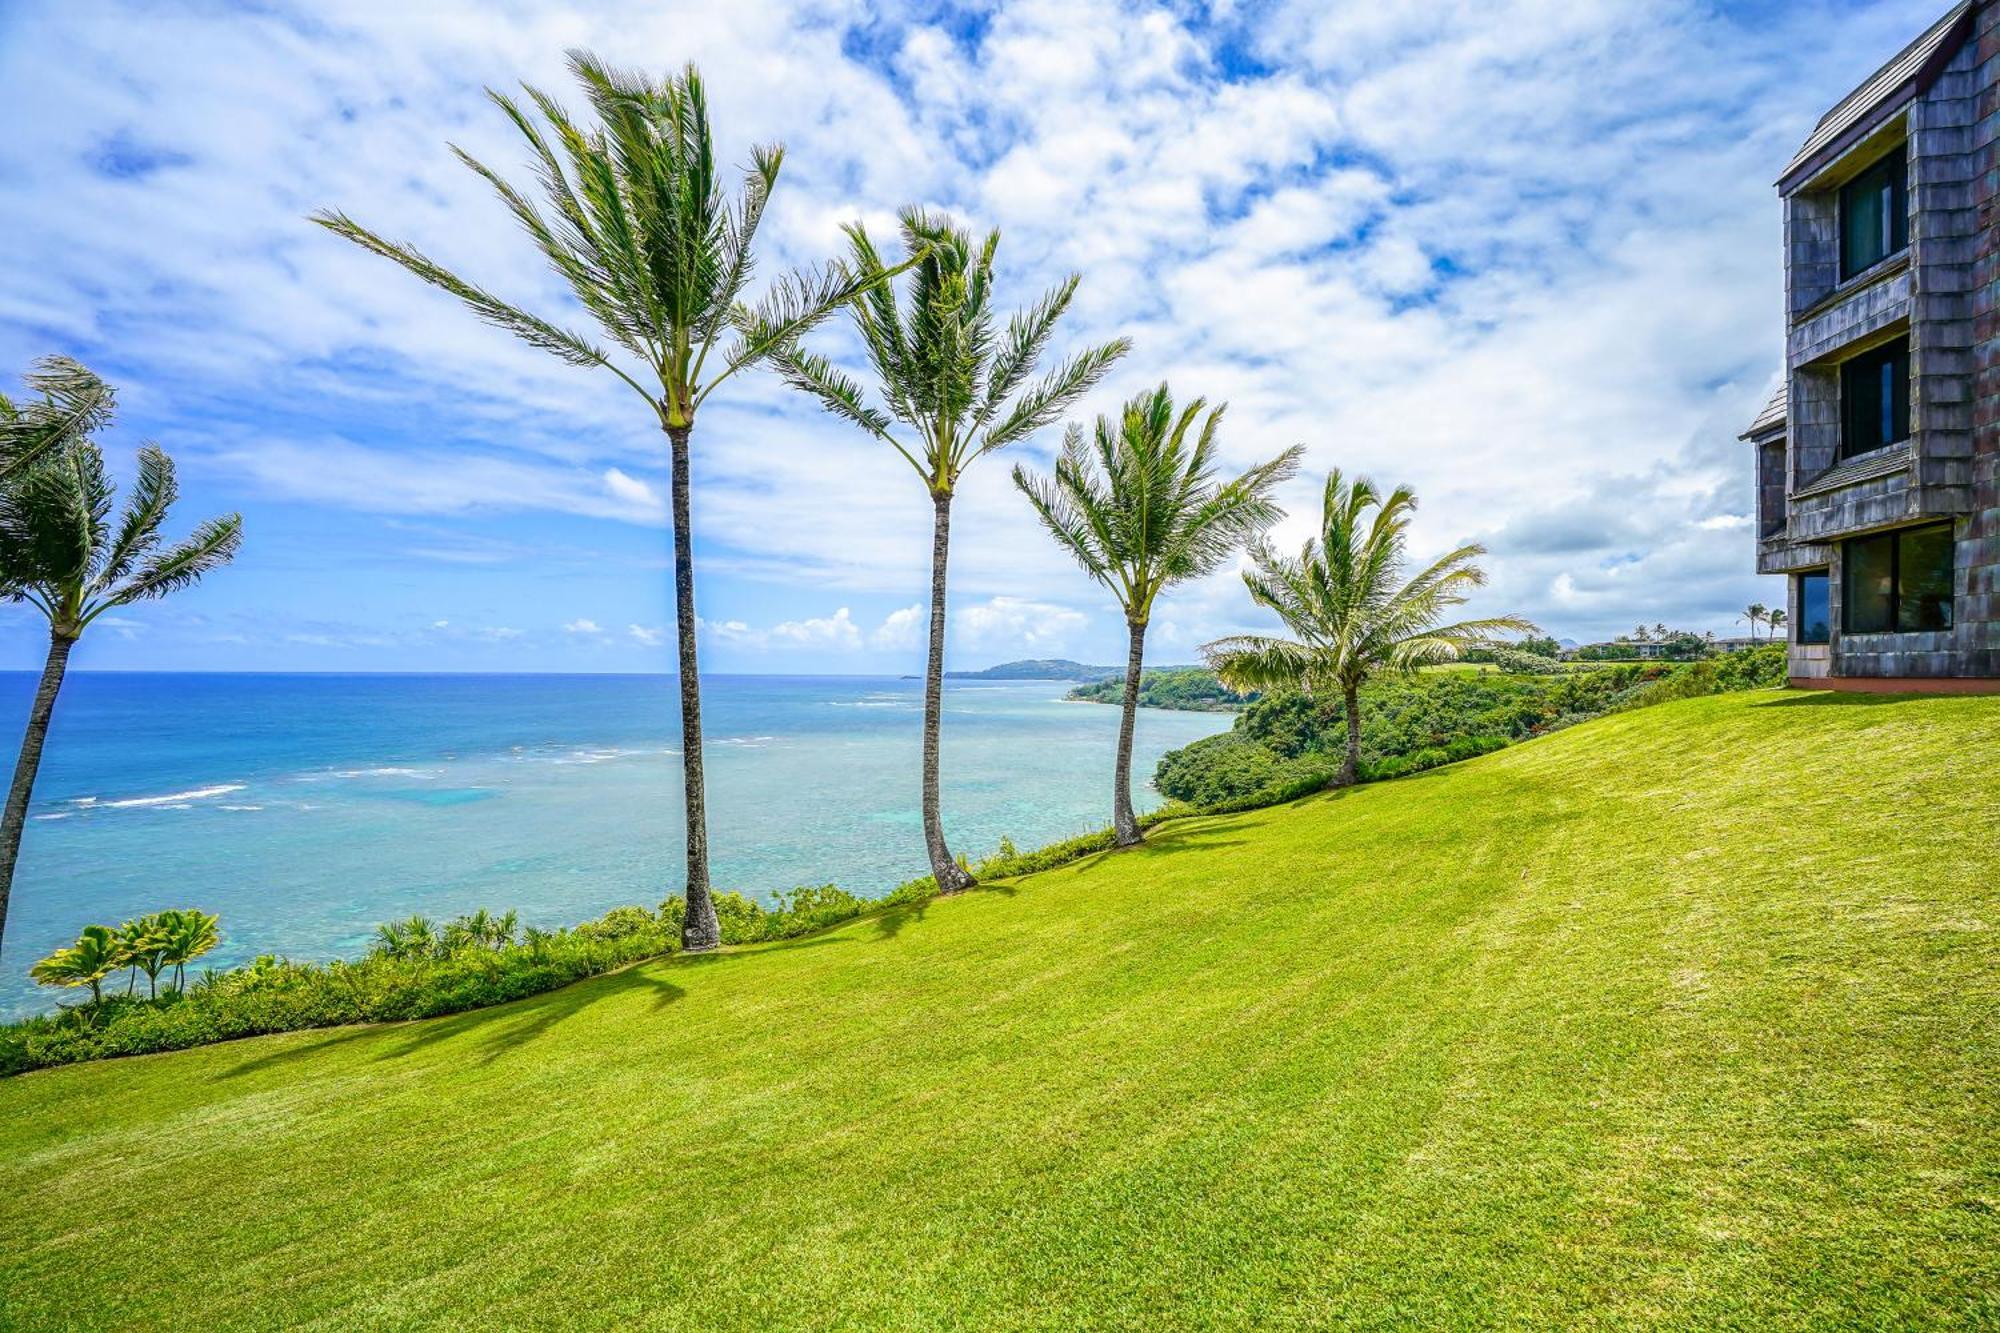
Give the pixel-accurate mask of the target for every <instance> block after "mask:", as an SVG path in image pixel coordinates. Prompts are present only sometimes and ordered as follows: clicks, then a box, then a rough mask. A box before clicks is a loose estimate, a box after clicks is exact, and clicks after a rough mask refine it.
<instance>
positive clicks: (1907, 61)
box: [1778, 0, 1977, 192]
mask: <svg viewBox="0 0 2000 1333" xmlns="http://www.w3.org/2000/svg"><path fill="white" fill-rule="evenodd" d="M1975 8H1977V0H1959V3H1958V4H1955V5H1953V6H1952V7H1951V8H1950V9H1949V10H1947V11H1946V12H1945V15H1944V17H1942V18H1940V19H1939V20H1938V21H1937V22H1936V23H1933V24H1932V25H1931V26H1930V27H1928V28H1926V29H1925V30H1924V32H1923V34H1922V35H1921V36H1919V37H1918V38H1917V39H1916V40H1915V41H1914V42H1911V43H1910V44H1909V45H1908V46H1906V47H1904V48H1903V49H1902V50H1901V51H1898V52H1897V53H1896V54H1895V56H1894V57H1892V58H1891V59H1890V61H1889V63H1888V64H1886V65H1884V66H1882V68H1880V69H1878V70H1876V71H1875V72H1874V73H1873V74H1871V75H1869V76H1868V78H1867V80H1866V81H1865V82H1863V83H1862V85H1861V86H1860V87H1859V88H1856V89H1855V90H1854V91H1853V92H1851V93H1849V94H1848V95H1847V96H1845V97H1843V98H1841V99H1840V101H1839V102H1837V103H1835V105H1834V107H1833V109H1832V110H1831V111H1828V112H1827V113H1826V114H1825V115H1824V116H1821V117H1820V118H1819V124H1817V125H1815V126H1813V131H1812V133H1811V134H1809V135H1807V136H1806V141H1805V143H1804V144H1802V145H1800V147H1799V151H1798V152H1797V153H1795V154H1793V155H1792V160H1791V161H1790V162H1787V163H1786V164H1785V169H1784V171H1782V172H1780V173H1779V175H1778V188H1779V190H1781V191H1787V192H1788V190H1789V187H1790V186H1792V185H1794V184H1796V183H1797V182H1796V181H1795V180H1794V177H1796V176H1798V175H1799V174H1800V173H1801V172H1802V171H1803V169H1804V168H1805V167H1807V166H1808V165H1810V164H1811V163H1812V162H1813V161H1814V159H1816V158H1818V157H1819V155H1820V154H1821V153H1822V152H1824V151H1825V150H1826V149H1828V148H1830V147H1833V146H1834V145H1835V144H1836V143H1838V142H1840V141H1841V140H1842V139H1843V138H1846V137H1848V136H1849V135H1850V134H1855V135H1858V134H1860V133H1865V132H1866V131H1867V130H1868V129H1871V128H1873V126H1874V124H1875V123H1876V122H1878V121H1879V120H1880V119H1881V118H1882V117H1883V116H1884V115H1886V114H1887V113H1888V112H1890V111H1893V110H1895V109H1897V108H1899V107H1901V106H1902V105H1904V104H1905V103H1907V102H1908V101H1910V100H1911V99H1912V98H1913V97H1915V96H1916V95H1917V94H1918V93H1920V92H1922V91H1923V90H1924V89H1925V88H1927V87H1929V86H1930V84H1931V81H1932V80H1934V79H1935V78H1936V77H1937V75H1938V73H1939V72H1940V71H1941V70H1943V68H1944V66H1945V63H1946V62H1947V61H1949V60H1950V59H1951V57H1952V55H1953V54H1954V53H1955V52H1956V51H1957V50H1958V48H1959V46H1960V45H1961V44H1962V43H1963V42H1964V40H1965V38H1966V37H1967V36H1968V35H1969V34H1970V31H1971V18H1972V11H1973V10H1974V9H1975Z"/></svg>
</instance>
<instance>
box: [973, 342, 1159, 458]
mask: <svg viewBox="0 0 2000 1333" xmlns="http://www.w3.org/2000/svg"><path fill="white" fill-rule="evenodd" d="M1131 350H1132V340H1131V339H1130V338H1114V339H1112V340H1111V341H1110V342H1108V343H1104V344H1102V345H1100V346H1097V347H1092V348H1088V349H1086V350H1085V351H1083V352H1080V353H1078V354H1077V355H1076V356H1073V357H1071V358H1070V359H1069V360H1068V361H1066V362H1064V363H1063V364H1062V365H1060V366H1058V367H1056V369H1055V370H1053V371H1051V372H1050V373H1049V374H1048V375H1047V376H1046V377H1044V378H1043V380H1042V381H1041V383H1039V384H1037V385H1036V386H1035V387H1034V388H1032V389H1029V390H1027V391H1025V392H1024V393H1022V394H1021V395H1020V397H1018V398H1016V399H1015V400H1014V406H1013V407H1012V409H1010V410H1009V411H1008V413H1007V414H1006V415H1005V416H1004V417H1002V418H1000V420H998V421H996V422H995V423H994V424H993V425H992V426H990V427H989V428H988V429H987V431H986V433H985V434H984V435H983V436H982V437H980V440H979V443H978V447H977V449H976V451H975V454H974V456H975V457H976V456H977V455H978V454H987V453H991V452H993V451H994V450H996V449H1004V448H1006V447H1007V446H1008V445H1010V444H1013V443H1015V442H1017V441H1019V440H1021V439H1024V438H1026V437H1027V436H1029V435H1032V434H1034V433H1035V432H1036V431H1038V430H1040V429H1041V428H1042V427H1044V426H1046V425H1048V424H1049V423H1050V422H1051V421H1054V420H1055V419H1056V418H1057V417H1059V416H1061V415H1062V414H1063V413H1064V412H1065V411H1067V410H1068V408H1069V406H1070V404H1072V403H1074V402H1075V401H1076V400H1077V399H1078V398H1081V397H1082V396H1083V395H1084V394H1086V393H1088V392H1089V391H1090V390H1091V389H1092V388H1093V387H1094V386H1095V385H1096V384H1097V382H1098V381H1099V380H1101V379H1103V378H1104V376H1105V373H1106V372H1107V371H1109V370H1110V369H1111V367H1112V365H1113V364H1114V363H1115V362H1116V361H1117V360H1118V358H1119V357H1121V356H1124V355H1125V353H1127V352H1129V351H1131ZM968 461H969V460H968Z"/></svg>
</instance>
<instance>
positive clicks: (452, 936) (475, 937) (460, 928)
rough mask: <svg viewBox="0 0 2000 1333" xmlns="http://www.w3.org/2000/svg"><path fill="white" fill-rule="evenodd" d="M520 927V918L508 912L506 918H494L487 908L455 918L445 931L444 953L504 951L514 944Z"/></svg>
mask: <svg viewBox="0 0 2000 1333" xmlns="http://www.w3.org/2000/svg"><path fill="white" fill-rule="evenodd" d="M519 925H520V916H519V915H518V914H517V913H514V912H511V911H510V912H508V913H507V914H506V915H505V916H494V915H493V914H492V913H491V912H489V911H487V910H486V909H485V908H483V907H482V908H480V909H479V910H478V911H476V912H472V913H469V914H468V915H465V916H461V917H457V918H455V919H454V920H453V921H452V922H451V923H450V924H449V925H447V926H446V927H445V929H444V943H443V952H445V953H457V952H458V951H459V950H461V949H504V948H506V947H507V946H508V945H510V944H512V943H513V942H514V932H515V930H516V929H517V928H518V927H519Z"/></svg>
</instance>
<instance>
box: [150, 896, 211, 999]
mask: <svg viewBox="0 0 2000 1333" xmlns="http://www.w3.org/2000/svg"><path fill="white" fill-rule="evenodd" d="M159 923H160V934H161V936H162V937H163V938H164V940H165V944H166V947H165V949H164V951H163V952H162V954H161V959H162V961H163V962H165V963H166V965H167V966H169V967H171V968H173V970H174V989H175V990H176V991H180V990H185V989H186V988H187V965H188V964H189V963H191V962H193V961H194V960H195V959H197V958H199V957H201V956H202V955H203V954H205V953H207V952H208V951H209V950H210V949H213V948H214V947H215V946H216V945H217V944H219V943H221V942H222V935H221V932H220V931H219V930H218V926H219V925H220V924H221V921H220V918H218V917H216V916H213V915H211V914H210V913H207V912H203V911H200V910H198V909H196V908H192V907H190V908H186V909H181V908H175V909H172V910H170V911H165V912H161V913H160V914H159Z"/></svg>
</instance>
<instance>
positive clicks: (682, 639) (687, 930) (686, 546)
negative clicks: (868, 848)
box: [667, 426, 722, 953]
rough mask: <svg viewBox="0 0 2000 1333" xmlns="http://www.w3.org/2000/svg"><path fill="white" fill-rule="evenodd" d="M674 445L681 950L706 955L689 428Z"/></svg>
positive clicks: (717, 938) (713, 935)
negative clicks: (683, 857)
mask: <svg viewBox="0 0 2000 1333" xmlns="http://www.w3.org/2000/svg"><path fill="white" fill-rule="evenodd" d="M667 439H668V440H669V441H671V442H672V444H673V510H674V632H675V635H676V637H677V638H678V640H679V643H680V685H681V787H682V790H683V792H684V794H685V796H686V800H687V912H686V914H685V915H684V916H683V917H682V918H681V948H682V949H683V950H684V951H685V952H687V953H706V952H708V951H709V950H711V949H713V948H715V947H716V946H717V945H719V944H721V943H722V928H721V927H720V926H719V925H718V924H717V923H716V920H715V901H714V899H713V898H711V897H710V896H709V890H708V790H707V787H706V786H705V784H704V783H703V780H702V753H701V672H700V670H699V668H698V664H697V663H696V661H695V651H694V525H693V523H692V521H691V520H690V519H689V517H688V428H687V427H686V426H669V427H668V428H667Z"/></svg>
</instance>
